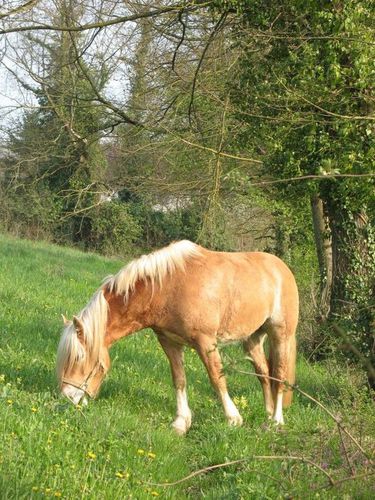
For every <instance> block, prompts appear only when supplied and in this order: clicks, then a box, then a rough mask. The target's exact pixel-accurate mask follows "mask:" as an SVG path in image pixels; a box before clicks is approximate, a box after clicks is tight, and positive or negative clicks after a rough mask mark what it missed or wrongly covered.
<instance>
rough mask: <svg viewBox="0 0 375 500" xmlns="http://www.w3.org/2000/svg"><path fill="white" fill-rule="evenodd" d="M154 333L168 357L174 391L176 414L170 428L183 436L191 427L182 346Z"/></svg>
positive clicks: (158, 332)
mask: <svg viewBox="0 0 375 500" xmlns="http://www.w3.org/2000/svg"><path fill="white" fill-rule="evenodd" d="M156 333H157V337H158V339H159V342H160V345H161V346H162V348H163V350H164V352H165V354H166V355H167V357H168V360H169V364H170V366H171V372H172V379H173V384H174V387H175V389H176V399H177V414H176V418H175V420H174V422H173V423H172V427H173V429H174V430H175V431H176V432H177V434H180V435H184V434H186V432H187V431H188V430H189V429H190V426H191V411H190V408H189V404H188V400H187V394H186V377H185V369H184V352H183V345H180V344H177V343H176V342H173V341H172V340H170V339H169V338H168V337H166V336H165V335H164V334H163V333H162V332H161V331H156Z"/></svg>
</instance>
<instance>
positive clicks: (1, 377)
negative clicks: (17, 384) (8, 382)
mask: <svg viewBox="0 0 375 500" xmlns="http://www.w3.org/2000/svg"><path fill="white" fill-rule="evenodd" d="M0 382H5V375H4V374H3V373H2V374H1V375H0Z"/></svg>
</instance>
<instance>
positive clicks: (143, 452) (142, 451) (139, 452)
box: [137, 448, 145, 455]
mask: <svg viewBox="0 0 375 500" xmlns="http://www.w3.org/2000/svg"><path fill="white" fill-rule="evenodd" d="M137 453H138V455H144V454H145V450H142V448H138V450H137Z"/></svg>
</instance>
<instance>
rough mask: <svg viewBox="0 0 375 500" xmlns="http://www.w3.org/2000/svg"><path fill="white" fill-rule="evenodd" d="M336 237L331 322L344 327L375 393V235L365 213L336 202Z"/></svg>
mask: <svg viewBox="0 0 375 500" xmlns="http://www.w3.org/2000/svg"><path fill="white" fill-rule="evenodd" d="M328 208H329V220H330V228H331V233H332V264H333V268H332V271H333V272H332V294H331V301H330V314H329V319H330V320H331V321H332V322H334V323H337V324H340V325H342V326H343V328H344V331H345V332H346V334H347V339H348V341H347V342H345V343H346V344H349V345H347V348H348V350H349V351H351V352H352V353H355V352H356V351H357V352H360V353H361V357H360V358H359V359H358V356H356V358H357V361H359V362H360V363H361V364H362V365H363V366H364V367H365V368H366V370H367V372H368V381H369V384H370V386H371V387H372V388H374V389H375V380H374V377H373V372H372V371H370V370H368V366H371V365H372V366H373V367H374V366H375V331H374V330H375V312H374V305H375V303H374V292H375V239H374V236H375V231H374V226H373V224H371V221H370V219H369V217H368V216H367V215H366V213H365V210H364V209H363V210H362V211H360V212H357V213H353V212H351V211H350V210H348V209H346V207H345V206H341V204H340V203H338V202H337V201H335V202H334V203H332V202H331V203H330V206H329V207H328Z"/></svg>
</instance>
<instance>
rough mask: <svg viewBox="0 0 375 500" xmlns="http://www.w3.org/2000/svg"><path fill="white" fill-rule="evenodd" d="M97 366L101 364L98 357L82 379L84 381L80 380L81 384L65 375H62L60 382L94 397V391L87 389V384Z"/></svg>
mask: <svg viewBox="0 0 375 500" xmlns="http://www.w3.org/2000/svg"><path fill="white" fill-rule="evenodd" d="M99 366H103V365H102V363H101V362H100V360H99V359H98V361H97V362H96V363H95V365H94V366H93V368H92V370H91V372H90V373H89V374H88V375H87V377H86V378H85V379H84V381H83V382H82V384H81V385H78V384H77V383H76V382H72V381H71V380H69V379H67V378H65V377H63V378H62V379H61V382H62V384H68V385H71V386H72V387H75V388H76V389H79V390H81V391H83V392H84V393H85V394H86V395H87V396H88V397H89V398H91V399H94V398H95V396H96V392H95V393H94V392H91V391H89V390H88V385H89V382H90V380H91V379H92V377H93V376H94V374H96V372H97V371H98V367H99Z"/></svg>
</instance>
